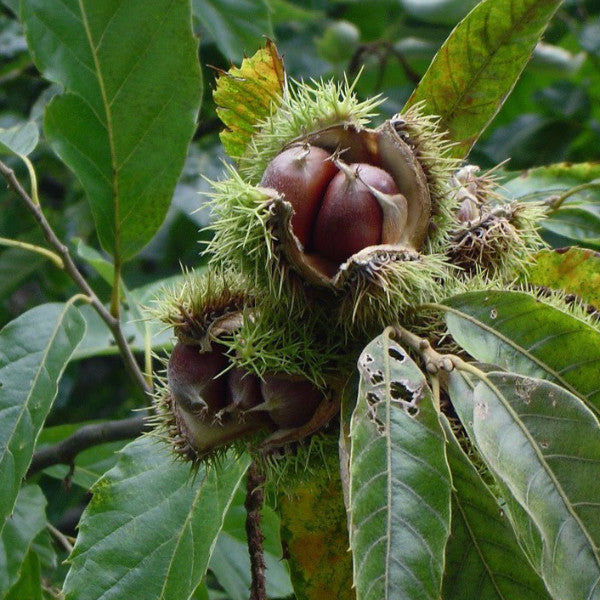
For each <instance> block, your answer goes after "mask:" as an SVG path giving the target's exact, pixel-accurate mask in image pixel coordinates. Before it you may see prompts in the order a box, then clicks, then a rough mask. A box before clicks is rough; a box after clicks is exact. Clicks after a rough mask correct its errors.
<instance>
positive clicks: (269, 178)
mask: <svg viewBox="0 0 600 600" xmlns="http://www.w3.org/2000/svg"><path fill="white" fill-rule="evenodd" d="M330 158H331V156H330V154H329V152H327V151H326V150H323V149H322V148H318V147H317V146H311V145H309V144H303V145H298V146H292V147H291V148H288V149H287V150H284V151H283V152H281V154H278V155H277V156H276V157H275V158H274V159H273V160H272V161H271V162H270V163H269V165H268V166H267V168H266V169H265V172H264V174H263V176H262V179H261V182H260V185H262V186H263V187H270V188H273V189H275V190H277V191H278V192H279V193H281V194H283V195H284V196H285V200H286V201H287V202H289V203H290V204H291V205H292V208H293V209H294V214H293V216H292V231H293V232H294V234H295V236H296V237H297V238H298V240H299V241H300V243H301V244H302V246H304V247H306V246H307V245H308V243H309V242H310V237H311V231H312V226H313V223H314V220H315V217H316V215H317V212H318V210H319V206H320V205H321V200H322V198H323V194H324V193H325V189H326V187H327V185H328V184H329V182H330V181H331V179H332V178H333V176H334V175H335V174H336V173H337V167H336V166H335V165H334V164H333V162H332V161H331V160H330Z"/></svg>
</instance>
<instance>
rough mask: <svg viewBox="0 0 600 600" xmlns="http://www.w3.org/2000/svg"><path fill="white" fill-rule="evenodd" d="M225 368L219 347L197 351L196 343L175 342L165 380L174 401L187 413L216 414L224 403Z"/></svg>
mask: <svg viewBox="0 0 600 600" xmlns="http://www.w3.org/2000/svg"><path fill="white" fill-rule="evenodd" d="M226 367H227V358H226V356H225V355H224V354H223V350H222V348H219V347H217V348H216V349H213V350H211V351H210V352H200V348H199V347H198V346H196V345H191V344H182V343H181V342H178V343H177V344H176V345H175V347H174V348H173V351H172V352H171V357H170V358H169V364H168V366H167V380H168V383H169V389H170V390H171V393H172V394H173V398H174V399H175V401H176V402H177V403H178V404H179V405H180V406H181V407H182V408H183V409H184V410H186V411H188V412H202V411H207V410H208V411H210V412H211V413H216V412H218V411H219V410H221V409H222V408H223V407H224V406H225V402H226V395H225V377H223V376H222V375H221V376H219V374H220V373H221V372H222V371H223V370H224V369H225V368H226Z"/></svg>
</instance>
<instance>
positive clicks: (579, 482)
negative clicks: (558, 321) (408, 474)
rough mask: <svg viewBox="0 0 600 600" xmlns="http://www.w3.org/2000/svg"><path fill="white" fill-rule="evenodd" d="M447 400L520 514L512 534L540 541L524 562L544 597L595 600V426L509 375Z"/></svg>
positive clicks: (539, 387)
mask: <svg viewBox="0 0 600 600" xmlns="http://www.w3.org/2000/svg"><path fill="white" fill-rule="evenodd" d="M455 400H456V406H457V409H458V411H459V413H460V415H461V419H462V420H463V422H464V423H466V422H467V421H470V422H471V425H470V426H469V428H470V429H472V433H473V437H472V439H473V441H474V443H475V445H476V447H477V449H478V451H479V452H480V455H481V457H482V458H483V460H484V461H485V462H486V464H487V465H488V466H489V468H490V469H491V470H492V472H493V473H494V475H495V476H496V478H497V480H498V483H499V484H500V485H501V486H502V487H501V489H502V490H503V494H504V495H506V496H509V497H512V498H514V499H515V500H516V502H518V503H519V505H520V506H521V508H522V509H523V510H524V511H525V512H526V514H527V517H528V518H527V519H521V518H515V517H514V516H513V524H514V526H515V528H516V529H517V531H519V529H520V528H523V531H519V533H520V534H522V535H529V532H528V529H529V528H533V529H534V530H535V531H536V532H537V533H538V534H539V535H540V536H541V539H542V540H543V543H542V544H541V549H538V550H541V552H539V554H538V553H536V555H535V556H530V559H531V560H532V562H533V564H534V566H535V567H536V568H537V569H538V570H539V572H540V575H541V577H542V579H543V581H544V583H545V584H546V587H547V589H548V591H549V592H550V594H551V595H552V597H553V598H574V599H577V598H597V597H598V594H599V590H598V576H599V574H600V555H599V554H598V541H599V537H598V536H599V534H600V532H599V530H598V523H599V522H600V521H599V520H598V514H597V513H598V506H599V502H598V500H599V499H600V489H599V488H598V485H597V479H598V473H597V471H598V468H599V467H600V460H599V459H600V443H599V442H600V427H599V425H598V421H597V419H596V418H595V417H594V415H593V414H592V413H591V411H589V410H588V409H587V408H586V407H585V406H584V404H583V403H582V402H581V400H580V399H578V398H577V397H576V396H574V395H573V394H571V393H570V392H568V391H567V390H565V389H564V388H561V387H559V386H557V385H555V384H552V383H550V382H547V381H543V380H540V379H535V378H532V377H525V376H522V375H516V374H513V373H489V374H488V375H487V376H486V377H484V378H483V379H482V380H481V381H479V382H478V383H477V384H476V385H475V387H474V389H473V391H472V396H471V397H468V396H467V397H464V396H463V397H460V398H458V397H456V398H455ZM574 429H575V430H576V431H577V435H576V436H574V435H573V432H574ZM575 465H577V466H576V467H575V468H574V466H575ZM507 508H508V510H509V511H510V510H511V509H510V506H509V507H507ZM575 563H576V564H577V569H573V564H575Z"/></svg>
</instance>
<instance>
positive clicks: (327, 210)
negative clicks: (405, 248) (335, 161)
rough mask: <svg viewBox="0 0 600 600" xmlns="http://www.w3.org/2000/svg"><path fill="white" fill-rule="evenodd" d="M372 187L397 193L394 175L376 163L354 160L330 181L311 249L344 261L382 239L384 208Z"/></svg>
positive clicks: (338, 261) (332, 258) (316, 222)
mask: <svg viewBox="0 0 600 600" xmlns="http://www.w3.org/2000/svg"><path fill="white" fill-rule="evenodd" d="M370 188H373V189H375V190H377V191H378V192H382V193H383V194H387V195H390V196H391V195H395V194H397V193H398V189H397V188H396V184H395V183H394V180H393V179H392V176H391V175H390V174H389V173H387V172H386V171H384V170H383V169H380V168H379V167H375V166H373V165H368V164H365V163H354V164H351V165H349V166H348V167H347V168H345V169H343V170H341V171H339V172H338V173H337V175H336V176H335V177H334V178H333V179H332V180H331V182H330V184H329V186H328V187H327V191H326V193H325V197H324V198H323V203H322V204H321V209H320V210H319V213H318V215H317V219H316V221H315V225H314V233H313V241H312V248H313V250H314V251H315V252H316V253H317V254H320V255H321V256H323V257H325V258H328V259H329V260H332V261H334V262H336V263H338V264H339V263H342V262H344V261H345V260H347V259H348V258H349V257H350V256H352V255H353V254H356V253H357V252H359V251H360V250H362V249H363V248H366V247H367V246H375V245H377V244H380V243H381V241H382V229H383V209H382V207H381V205H380V201H379V200H378V199H377V198H376V197H375V196H374V195H373V191H372V189H370Z"/></svg>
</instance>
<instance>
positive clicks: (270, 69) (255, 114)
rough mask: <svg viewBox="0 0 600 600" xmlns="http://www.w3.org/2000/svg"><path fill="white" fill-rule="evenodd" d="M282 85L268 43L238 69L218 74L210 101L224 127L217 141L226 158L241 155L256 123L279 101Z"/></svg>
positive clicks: (278, 58)
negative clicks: (212, 99)
mask: <svg viewBox="0 0 600 600" xmlns="http://www.w3.org/2000/svg"><path fill="white" fill-rule="evenodd" d="M284 85H285V73H284V70H283V61H282V59H281V56H279V54H278V53H277V48H276V47H275V44H273V42H271V41H267V44H266V46H265V47H264V48H262V49H261V50H259V51H258V52H257V53H256V54H254V56H251V57H250V58H245V59H244V60H243V61H242V64H241V66H240V67H239V68H238V67H232V68H231V69H229V71H226V72H225V71H223V72H221V75H220V77H219V79H217V87H216V89H215V91H214V93H213V98H214V101H215V104H216V105H217V114H218V115H219V118H220V119H221V121H223V123H224V124H225V126H226V127H227V129H225V130H224V131H222V132H221V142H223V147H224V148H225V151H226V152H227V154H229V156H231V157H233V158H239V157H241V156H243V155H244V152H245V151H246V148H247V146H248V144H249V142H250V138H251V137H252V134H253V133H254V130H255V127H256V125H257V124H258V122H259V121H261V120H262V119H264V118H265V117H267V116H268V115H269V114H270V113H271V112H272V110H273V108H274V107H277V106H278V105H279V103H280V102H281V95H282V93H283V88H284Z"/></svg>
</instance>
